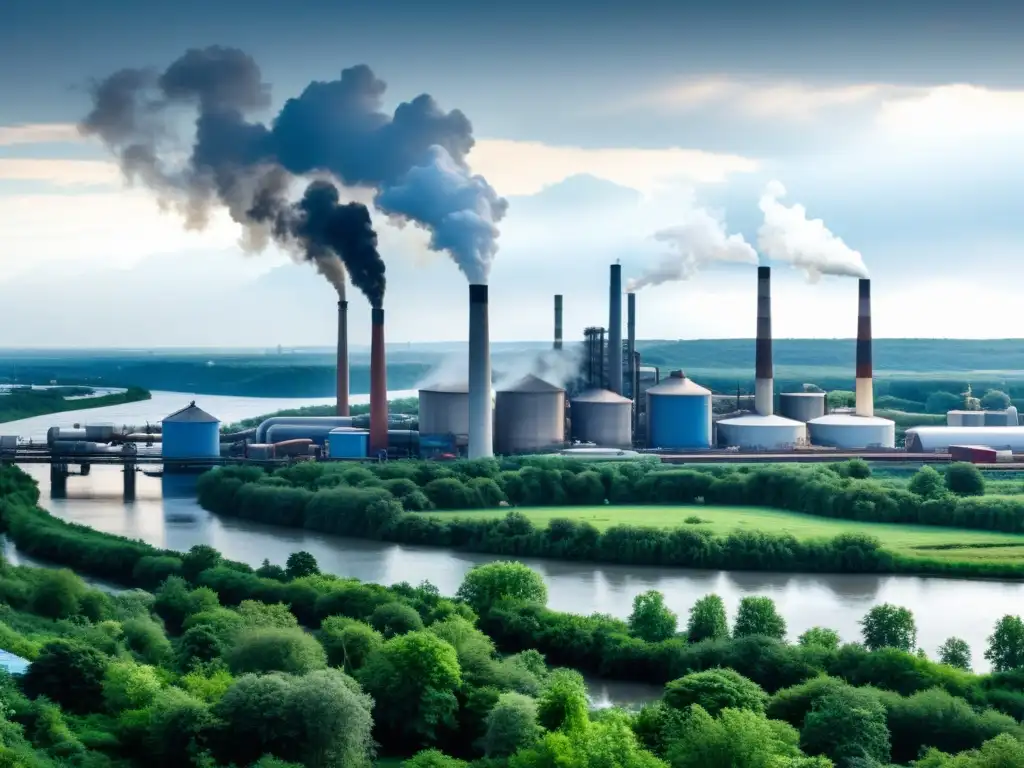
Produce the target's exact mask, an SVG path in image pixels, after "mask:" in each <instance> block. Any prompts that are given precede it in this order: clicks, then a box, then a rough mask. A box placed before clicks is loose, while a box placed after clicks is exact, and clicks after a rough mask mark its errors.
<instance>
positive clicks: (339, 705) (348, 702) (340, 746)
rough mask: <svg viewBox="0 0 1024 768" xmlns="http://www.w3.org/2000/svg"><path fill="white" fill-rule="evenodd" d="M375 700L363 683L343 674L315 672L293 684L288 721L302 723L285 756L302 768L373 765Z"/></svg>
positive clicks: (323, 671) (353, 767)
mask: <svg viewBox="0 0 1024 768" xmlns="http://www.w3.org/2000/svg"><path fill="white" fill-rule="evenodd" d="M372 707H373V701H372V700H371V699H370V697H369V696H367V695H366V694H364V693H363V691H362V689H361V688H360V687H359V684H358V683H357V682H356V681H355V680H353V679H352V678H350V677H348V676H347V675H345V674H343V673H341V672H339V671H337V670H326V669H325V670H320V671H317V672H311V673H310V674H308V675H304V676H303V677H300V678H299V679H298V680H296V681H295V682H294V683H293V684H292V691H291V694H290V696H289V698H288V703H287V712H288V722H290V723H300V724H301V725H300V728H299V732H298V733H297V734H296V736H295V738H293V739H290V740H289V741H290V744H291V750H290V752H286V753H285V755H284V756H285V757H290V758H294V759H295V760H296V762H299V763H301V764H302V765H306V766H311V767H317V768H320V767H322V768H327V767H328V766H335V765H338V766H342V765H343V766H346V767H347V766H352V768H360V766H369V765H370V756H371V754H372V751H373V738H372V736H371V733H370V732H371V730H372V729H373V718H372V717H371V716H370V710H371V709H372Z"/></svg>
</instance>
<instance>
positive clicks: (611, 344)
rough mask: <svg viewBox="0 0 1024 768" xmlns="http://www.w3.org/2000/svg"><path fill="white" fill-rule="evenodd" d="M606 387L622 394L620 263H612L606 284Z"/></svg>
mask: <svg viewBox="0 0 1024 768" xmlns="http://www.w3.org/2000/svg"><path fill="white" fill-rule="evenodd" d="M608 389H610V390H611V391H612V392H614V393H616V394H618V395H621V394H622V265H621V264H612V273H611V282H610V284H609V286H608Z"/></svg>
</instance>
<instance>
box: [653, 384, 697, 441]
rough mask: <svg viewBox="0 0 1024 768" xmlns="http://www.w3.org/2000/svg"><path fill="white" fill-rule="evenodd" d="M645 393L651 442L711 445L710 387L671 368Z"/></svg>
mask: <svg viewBox="0 0 1024 768" xmlns="http://www.w3.org/2000/svg"><path fill="white" fill-rule="evenodd" d="M646 394H647V444H648V446H650V447H651V448H710V447H711V390H709V389H705V388H704V387H702V386H700V385H699V384H696V383H694V382H693V381H691V380H690V379H688V378H686V376H684V375H683V372H682V371H672V373H671V375H669V377H668V378H667V379H665V380H664V381H663V382H661V383H660V384H658V385H657V386H654V387H651V388H650V389H648V390H647V393H646Z"/></svg>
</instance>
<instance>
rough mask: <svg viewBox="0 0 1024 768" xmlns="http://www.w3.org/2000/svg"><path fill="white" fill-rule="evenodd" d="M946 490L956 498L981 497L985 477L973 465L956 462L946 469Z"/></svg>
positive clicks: (983, 490) (983, 492)
mask: <svg viewBox="0 0 1024 768" xmlns="http://www.w3.org/2000/svg"><path fill="white" fill-rule="evenodd" d="M946 488H948V489H949V491H950V493H955V494H956V495H957V496H983V495H984V494H985V477H984V475H982V474H981V470H980V469H978V468H977V467H976V466H974V465H973V464H968V463H967V462H962V461H961V462H956V463H955V464H950V465H949V466H948V467H947V468H946Z"/></svg>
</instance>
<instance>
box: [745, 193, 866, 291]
mask: <svg viewBox="0 0 1024 768" xmlns="http://www.w3.org/2000/svg"><path fill="white" fill-rule="evenodd" d="M785 195H786V188H785V187H784V186H782V184H781V183H779V182H778V181H772V182H769V184H768V186H767V187H765V190H764V192H763V193H762V195H761V200H760V202H759V204H758V205H759V207H760V208H761V212H762V213H763V214H764V223H763V224H762V225H761V229H760V231H759V232H758V235H757V245H758V248H760V250H761V252H762V253H763V254H764V255H765V256H767V257H768V258H769V259H772V260H774V261H786V262H789V263H790V264H792V265H793V266H794V267H797V268H799V269H803V270H806V272H807V279H808V280H809V281H810V282H812V283H813V282H816V281H817V280H819V279H820V278H821V276H822V275H842V276H845V277H867V276H868V268H867V267H866V266H865V265H864V258H863V257H862V256H861V255H860V253H859V252H858V251H855V250H853V249H852V248H850V247H849V246H848V245H847V244H846V243H844V242H843V241H842V240H841V239H840V238H838V237H836V236H835V235H834V234H832V232H830V231H829V229H828V227H826V226H825V223H824V222H823V221H822V220H821V219H808V218H807V209H806V208H804V207H803V206H802V205H800V204H799V203H794V204H793V205H791V206H787V205H785V204H783V203H782V202H780V200H779V198H782V197H785Z"/></svg>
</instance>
